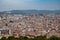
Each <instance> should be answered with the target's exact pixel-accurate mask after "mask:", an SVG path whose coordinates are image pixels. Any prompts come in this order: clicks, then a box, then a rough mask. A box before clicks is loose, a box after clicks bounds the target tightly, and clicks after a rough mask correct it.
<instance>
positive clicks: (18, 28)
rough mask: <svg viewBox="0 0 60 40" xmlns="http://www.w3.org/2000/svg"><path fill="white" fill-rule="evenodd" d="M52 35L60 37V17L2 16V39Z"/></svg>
mask: <svg viewBox="0 0 60 40" xmlns="http://www.w3.org/2000/svg"><path fill="white" fill-rule="evenodd" d="M40 35H46V36H47V37H50V36H52V35H54V36H57V37H60V15H55V14H53V15H52V14H47V15H43V16H41V15H40V16H35V15H33V16H29V15H2V16H0V37H3V36H4V37H9V36H15V37H20V36H27V37H34V36H40Z"/></svg>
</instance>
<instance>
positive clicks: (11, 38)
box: [7, 36, 15, 40]
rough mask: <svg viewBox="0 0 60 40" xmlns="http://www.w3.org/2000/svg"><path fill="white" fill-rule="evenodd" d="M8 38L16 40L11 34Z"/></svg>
mask: <svg viewBox="0 0 60 40" xmlns="http://www.w3.org/2000/svg"><path fill="white" fill-rule="evenodd" d="M7 40H15V38H14V36H10V37H8V38H7Z"/></svg>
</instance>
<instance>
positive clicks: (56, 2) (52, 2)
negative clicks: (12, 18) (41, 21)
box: [0, 0, 60, 11]
mask: <svg viewBox="0 0 60 40" xmlns="http://www.w3.org/2000/svg"><path fill="white" fill-rule="evenodd" d="M30 9H36V10H60V0H0V11H8V10H30Z"/></svg>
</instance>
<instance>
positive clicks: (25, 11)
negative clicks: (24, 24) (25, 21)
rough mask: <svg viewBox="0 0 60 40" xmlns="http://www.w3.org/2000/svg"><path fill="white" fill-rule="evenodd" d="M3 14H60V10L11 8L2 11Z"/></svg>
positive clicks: (0, 13)
mask: <svg viewBox="0 0 60 40" xmlns="http://www.w3.org/2000/svg"><path fill="white" fill-rule="evenodd" d="M2 14H22V15H34V14H36V15H37V14H38V15H42V14H60V10H11V11H3V12H0V15H2Z"/></svg>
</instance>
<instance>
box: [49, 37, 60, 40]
mask: <svg viewBox="0 0 60 40" xmlns="http://www.w3.org/2000/svg"><path fill="white" fill-rule="evenodd" d="M48 40H59V38H58V37H56V36H51V37H50V38H48Z"/></svg>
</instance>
